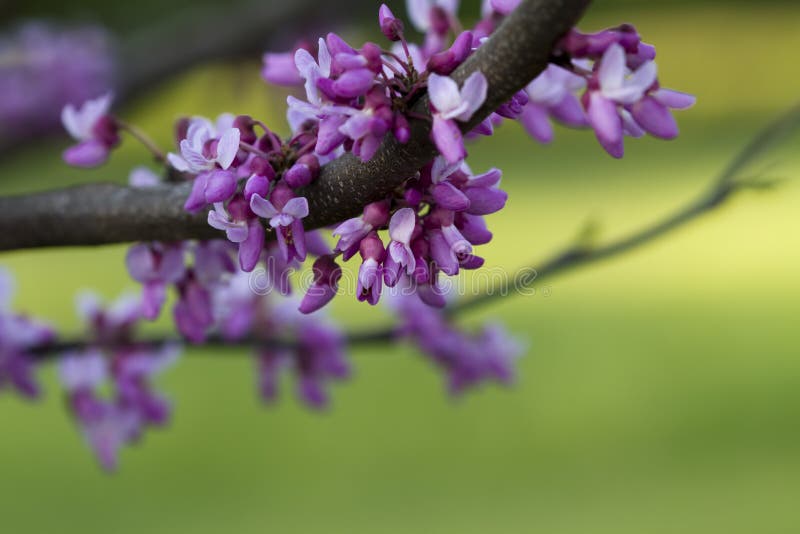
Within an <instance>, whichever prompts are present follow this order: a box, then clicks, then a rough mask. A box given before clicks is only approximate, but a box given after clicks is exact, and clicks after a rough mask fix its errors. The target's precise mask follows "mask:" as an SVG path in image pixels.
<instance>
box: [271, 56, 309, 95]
mask: <svg viewBox="0 0 800 534" xmlns="http://www.w3.org/2000/svg"><path fill="white" fill-rule="evenodd" d="M294 56H295V53H294V52H286V53H280V54H276V53H270V52H267V53H266V54H264V57H263V62H264V67H263V68H262V69H261V77H262V78H264V79H265V80H266V81H268V82H270V83H274V84H275V85H284V86H287V87H294V86H296V85H302V83H303V79H302V78H301V77H300V73H299V72H298V71H297V67H296V65H295V62H294Z"/></svg>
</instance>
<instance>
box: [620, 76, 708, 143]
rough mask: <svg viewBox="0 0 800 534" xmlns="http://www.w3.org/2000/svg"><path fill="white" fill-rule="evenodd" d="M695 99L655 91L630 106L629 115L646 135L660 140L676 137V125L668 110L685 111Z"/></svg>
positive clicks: (683, 94) (670, 91) (675, 93)
mask: <svg viewBox="0 0 800 534" xmlns="http://www.w3.org/2000/svg"><path fill="white" fill-rule="evenodd" d="M694 102H695V97H694V96H692V95H687V94H686V93H681V92H678V91H672V90H670V89H660V88H659V89H656V90H655V91H652V92H651V93H649V94H648V95H646V96H645V97H644V98H642V99H641V100H639V101H638V102H636V103H634V104H633V106H631V110H630V112H631V115H632V117H633V120H635V121H636V124H638V125H639V126H641V127H642V128H643V129H644V130H645V131H646V132H647V133H649V134H650V135H654V136H655V137H660V138H661V139H674V138H675V137H677V136H678V124H677V123H676V122H675V118H674V117H673V116H672V113H670V109H686V108H689V107H691V106H693V105H694Z"/></svg>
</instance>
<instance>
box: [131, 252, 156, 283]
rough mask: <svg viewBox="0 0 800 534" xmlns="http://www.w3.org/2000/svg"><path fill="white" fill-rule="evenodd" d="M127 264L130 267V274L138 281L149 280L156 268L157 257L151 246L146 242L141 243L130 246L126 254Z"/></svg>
mask: <svg viewBox="0 0 800 534" xmlns="http://www.w3.org/2000/svg"><path fill="white" fill-rule="evenodd" d="M125 266H126V267H127V268H128V274H130V275H131V278H133V279H134V280H136V281H137V282H141V283H144V282H147V281H149V280H150V279H151V278H152V277H153V275H154V270H155V258H154V257H153V253H152V251H151V250H150V247H149V246H148V245H147V244H145V243H139V244H137V245H134V246H132V247H131V248H129V249H128V253H127V254H126V255H125Z"/></svg>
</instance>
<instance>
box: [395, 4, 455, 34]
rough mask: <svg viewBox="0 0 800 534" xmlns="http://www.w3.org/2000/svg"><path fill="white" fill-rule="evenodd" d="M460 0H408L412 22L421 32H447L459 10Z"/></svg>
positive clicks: (408, 9)
mask: <svg viewBox="0 0 800 534" xmlns="http://www.w3.org/2000/svg"><path fill="white" fill-rule="evenodd" d="M458 3H459V0H406V10H407V11H408V16H409V18H410V19H411V23H412V24H413V25H414V27H415V28H416V29H417V30H419V31H420V32H423V33H425V32H428V31H432V32H436V33H438V34H446V33H447V31H448V30H449V29H450V23H451V21H452V20H453V19H454V18H455V15H456V11H458Z"/></svg>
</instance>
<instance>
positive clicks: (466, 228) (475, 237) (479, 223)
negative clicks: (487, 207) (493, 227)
mask: <svg viewBox="0 0 800 534" xmlns="http://www.w3.org/2000/svg"><path fill="white" fill-rule="evenodd" d="M458 229H459V230H460V231H461V235H463V236H464V239H466V240H467V241H469V242H470V243H472V244H473V245H485V244H486V243H488V242H490V241H491V240H492V232H490V231H489V230H488V229H487V228H486V221H485V220H484V219H483V217H481V216H479V215H468V214H464V215H463V219H462V220H461V223H460V224H459V225H458Z"/></svg>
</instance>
